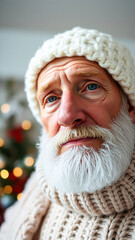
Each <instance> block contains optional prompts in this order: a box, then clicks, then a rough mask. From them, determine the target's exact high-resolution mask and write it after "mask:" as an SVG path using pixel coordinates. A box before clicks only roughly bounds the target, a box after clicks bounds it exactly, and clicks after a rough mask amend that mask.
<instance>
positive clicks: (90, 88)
mask: <svg viewBox="0 0 135 240" xmlns="http://www.w3.org/2000/svg"><path fill="white" fill-rule="evenodd" d="M37 99H38V101H39V106H40V111H41V119H42V123H43V125H44V127H45V129H46V131H47V133H48V135H49V136H50V137H51V138H52V137H54V136H55V135H56V134H57V133H58V132H61V131H65V130H67V129H74V128H75V127H79V126H81V125H85V126H91V125H92V126H94V125H98V126H100V127H103V128H110V124H111V122H112V121H113V119H114V118H116V117H117V115H118V113H119V111H120V108H121V102H122V100H121V94H120V90H119V88H118V87H117V85H116V83H115V81H114V80H113V79H112V77H111V76H110V75H109V74H108V73H107V71H106V70H105V69H103V68H101V67H100V66H99V65H98V64H97V63H96V62H91V61H88V60H86V59H85V58H84V57H70V58H68V57H65V58H60V59H55V60H53V61H52V62H51V63H49V64H48V65H47V66H46V67H45V68H44V69H43V70H42V71H41V72H40V74H39V77H38V82H37ZM101 144H102V140H101V139H98V138H90V137H89V138H80V139H77V140H72V139H71V140H70V141H68V142H66V143H65V144H64V145H62V146H60V149H59V153H60V154H61V153H63V152H65V151H66V150H67V149H69V148H71V147H73V146H81V145H86V146H92V147H93V148H94V149H95V150H98V149H99V148H100V146H101Z"/></svg>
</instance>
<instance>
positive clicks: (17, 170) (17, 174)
mask: <svg viewBox="0 0 135 240" xmlns="http://www.w3.org/2000/svg"><path fill="white" fill-rule="evenodd" d="M13 174H14V176H15V177H21V176H22V174H23V170H22V169H21V168H20V167H15V168H14V169H13Z"/></svg>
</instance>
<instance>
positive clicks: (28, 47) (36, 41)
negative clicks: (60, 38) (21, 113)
mask: <svg viewBox="0 0 135 240" xmlns="http://www.w3.org/2000/svg"><path fill="white" fill-rule="evenodd" d="M54 34H55V33H49V32H48V33H47V32H46V33H43V32H41V33H40V32H30V31H22V30H21V31H17V30H7V29H0V79H2V78H4V79H7V78H8V77H13V78H16V79H18V80H22V79H23V78H24V75H25V72H26V69H27V66H28V63H29V60H30V59H31V57H32V56H33V55H34V53H35V51H36V50H37V48H39V47H40V46H41V45H42V43H43V41H44V40H46V39H48V38H50V37H52V36H53V35H54ZM118 40H119V41H121V42H123V43H124V44H125V45H127V47H129V49H130V51H131V54H132V56H133V58H134V61H135V39H118Z"/></svg>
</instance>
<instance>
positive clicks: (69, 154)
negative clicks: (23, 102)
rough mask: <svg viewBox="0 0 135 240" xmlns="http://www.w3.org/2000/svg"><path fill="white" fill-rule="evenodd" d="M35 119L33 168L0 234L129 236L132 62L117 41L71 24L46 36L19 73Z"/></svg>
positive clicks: (133, 191)
mask: <svg viewBox="0 0 135 240" xmlns="http://www.w3.org/2000/svg"><path fill="white" fill-rule="evenodd" d="M26 94H27V98H28V102H29V106H30V108H31V110H32V112H33V114H34V116H35V118H36V119H37V120H38V122H40V123H41V125H42V134H41V138H40V143H39V155H38V159H37V163H36V172H35V173H34V174H33V175H32V177H31V178H30V180H29V182H28V183H27V186H26V188H25V190H24V194H23V197H22V200H21V201H20V202H19V203H16V204H15V205H14V206H13V207H11V209H9V210H8V211H7V213H6V221H5V223H4V224H3V227H2V230H1V240H2V239H6V240H16V239H17V240H22V239H23V240H24V239H27V240H30V239H33V240H35V239H36V240H41V239H45V240H47V239H48V240H49V239H52V240H53V239H67V240H71V239H76V240H79V239H91V240H94V239H99V240H105V239H109V240H112V239H121V240H122V239H123V240H126V239H135V154H134V140H135V132H134V122H135V68H134V65H133V61H132V58H131V56H130V54H129V52H128V50H127V48H126V47H124V46H123V45H122V44H120V43H118V42H116V41H115V40H114V39H113V38H112V37H111V36H110V35H107V34H104V33H100V32H98V31H96V30H88V29H82V28H79V27H78V28H74V29H72V30H71V31H67V32H64V33H62V34H59V35H56V36H55V37H54V38H53V39H50V40H48V41H46V42H45V43H44V44H43V46H42V47H41V48H40V49H39V50H38V51H37V52H36V54H35V56H34V57H33V59H32V60H31V62H30V64H29V68H28V71H27V73H26Z"/></svg>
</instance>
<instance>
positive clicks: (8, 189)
mask: <svg viewBox="0 0 135 240" xmlns="http://www.w3.org/2000/svg"><path fill="white" fill-rule="evenodd" d="M12 191H13V188H12V187H11V186H10V185H6V186H5V187H4V193H6V194H11V193H12Z"/></svg>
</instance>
